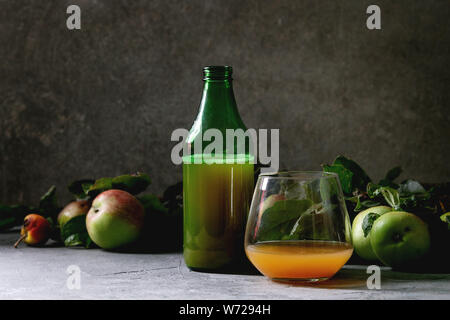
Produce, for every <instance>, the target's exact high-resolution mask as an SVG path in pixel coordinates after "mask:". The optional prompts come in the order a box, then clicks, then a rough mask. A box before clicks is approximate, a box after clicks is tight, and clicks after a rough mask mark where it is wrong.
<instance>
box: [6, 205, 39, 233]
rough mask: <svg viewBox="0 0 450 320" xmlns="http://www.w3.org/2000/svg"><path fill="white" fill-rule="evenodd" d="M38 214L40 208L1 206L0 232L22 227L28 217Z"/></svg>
mask: <svg viewBox="0 0 450 320" xmlns="http://www.w3.org/2000/svg"><path fill="white" fill-rule="evenodd" d="M38 212H39V209H38V208H34V207H30V206H25V205H10V206H7V205H2V204H0V231H1V230H7V229H10V228H12V227H15V226H20V225H21V224H22V223H23V219H24V218H25V216H26V215H28V214H30V213H38Z"/></svg>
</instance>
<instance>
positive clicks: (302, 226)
mask: <svg viewBox="0 0 450 320" xmlns="http://www.w3.org/2000/svg"><path fill="white" fill-rule="evenodd" d="M350 228H351V226H350V219H349V216H348V212H347V208H346V206H345V201H344V196H343V193H342V188H341V185H340V182H339V178H338V176H337V174H335V173H326V172H321V171H307V172H301V171H289V172H277V173H273V174H261V175H260V176H259V177H258V181H257V184H256V187H255V191H254V194H253V200H252V204H251V207H250V213H249V217H248V221H247V226H246V232H245V252H246V254H247V257H248V259H249V260H250V262H251V263H252V264H253V265H254V266H255V267H256V268H257V269H258V270H259V271H260V272H261V273H262V274H264V275H265V276H267V277H269V278H270V279H272V280H276V281H307V282H315V281H322V280H326V279H329V278H330V277H332V276H333V275H334V274H335V273H336V272H337V271H339V269H341V267H342V266H343V265H344V264H345V263H346V262H347V261H348V259H349V258H350V257H351V255H352V253H353V246H352V243H351V229H350Z"/></svg>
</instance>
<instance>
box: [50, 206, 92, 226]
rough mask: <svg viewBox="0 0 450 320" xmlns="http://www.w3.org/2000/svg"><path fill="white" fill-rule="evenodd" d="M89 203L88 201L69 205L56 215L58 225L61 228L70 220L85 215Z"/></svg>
mask: <svg viewBox="0 0 450 320" xmlns="http://www.w3.org/2000/svg"><path fill="white" fill-rule="evenodd" d="M90 207H91V203H90V201H88V200H79V201H73V202H71V203H69V204H68V205H67V206H65V207H64V209H62V210H61V212H60V213H59V214H58V224H59V226H60V227H61V228H62V227H63V226H64V225H65V224H66V223H67V222H68V221H69V220H70V219H72V218H74V217H77V216H81V215H84V214H87V213H88V211H89V208H90Z"/></svg>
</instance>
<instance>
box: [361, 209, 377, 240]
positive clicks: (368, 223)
mask: <svg viewBox="0 0 450 320" xmlns="http://www.w3.org/2000/svg"><path fill="white" fill-rule="evenodd" d="M379 217H380V215H379V214H378V213H375V212H369V213H368V214H367V215H366V216H365V217H364V220H363V223H362V225H361V227H362V229H363V232H364V237H367V236H368V235H369V233H370V230H372V226H373V223H374V222H375V220H377V219H378V218H379Z"/></svg>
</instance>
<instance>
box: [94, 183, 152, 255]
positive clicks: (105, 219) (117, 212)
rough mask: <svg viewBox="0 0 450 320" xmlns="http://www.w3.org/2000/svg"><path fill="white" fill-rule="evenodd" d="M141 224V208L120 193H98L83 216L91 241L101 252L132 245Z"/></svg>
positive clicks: (142, 217) (137, 202)
mask: <svg viewBox="0 0 450 320" xmlns="http://www.w3.org/2000/svg"><path fill="white" fill-rule="evenodd" d="M143 224H144V207H143V206H142V204H141V203H140V202H139V200H137V199H136V198H135V197H134V196H132V195H131V194H129V193H128V192H126V191H122V190H116V189H112V190H108V191H104V192H102V193H100V194H99V195H98V196H97V197H96V198H95V199H94V201H93V202H92V206H91V209H90V210H89V212H88V214H87V217H86V228H87V231H88V234H89V236H90V237H91V239H92V241H94V243H95V244H97V245H98V246H99V247H101V248H103V249H116V248H120V247H124V246H125V245H127V244H130V243H132V242H134V241H135V240H136V239H137V238H138V237H139V234H140V231H141V229H142V226H143Z"/></svg>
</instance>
